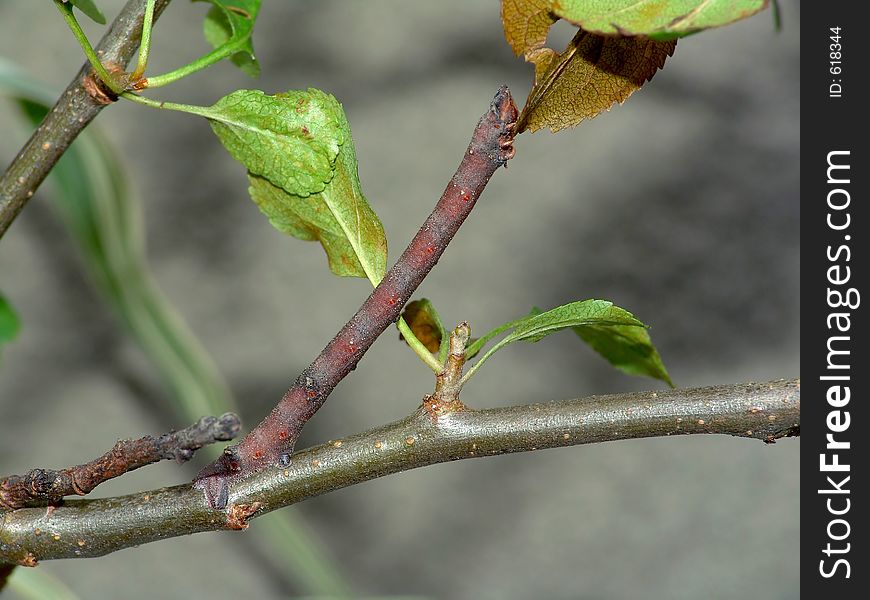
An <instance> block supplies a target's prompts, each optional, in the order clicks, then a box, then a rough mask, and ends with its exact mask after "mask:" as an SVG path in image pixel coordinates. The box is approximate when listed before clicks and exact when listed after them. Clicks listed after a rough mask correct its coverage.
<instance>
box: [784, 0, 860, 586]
mask: <svg viewBox="0 0 870 600" xmlns="http://www.w3.org/2000/svg"><path fill="white" fill-rule="evenodd" d="M802 4H803V6H802V11H801V12H802V13H803V14H802V15H801V128H802V131H801V137H802V143H801V144H802V149H801V346H802V348H801V392H802V393H801V396H802V399H803V400H804V402H803V403H802V407H803V409H804V410H802V416H801V421H802V423H801V591H802V594H804V595H805V597H806V598H834V599H838V600H840V599H842V600H845V599H848V598H858V597H866V594H868V593H870V589H868V585H867V581H868V572H870V564H868V562H867V552H866V544H867V543H868V542H867V539H868V538H867V534H866V528H865V526H864V524H865V522H866V518H865V514H866V511H867V506H866V495H865V494H862V493H860V492H859V491H858V490H859V488H864V489H866V486H867V481H866V469H864V468H863V464H864V462H865V461H866V454H867V452H868V451H867V447H866V444H863V443H862V439H867V435H866V434H865V435H863V436H862V435H859V432H861V431H862V429H863V428H864V427H866V424H865V420H866V418H867V409H866V404H867V402H870V397H868V389H867V388H868V386H867V380H868V379H870V364H867V362H866V361H867V360H868V358H867V356H868V353H866V352H863V353H862V352H861V347H862V346H863V342H864V340H865V337H866V336H868V334H870V331H868V328H867V318H866V317H865V313H866V311H867V310H868V307H865V306H864V304H865V303H870V295H868V296H864V295H863V292H865V291H867V292H868V293H870V290H867V288H866V286H865V285H864V281H865V274H866V271H867V269H868V265H870V263H868V257H867V250H866V248H867V244H866V239H865V238H866V237H867V236H870V220H868V210H867V203H868V202H870V198H868V197H867V189H868V186H867V179H868V178H870V172H868V164H870V163H868V152H867V147H868V142H867V138H868V136H870V125H868V123H870V115H868V112H870V101H868V100H870V99H868V95H867V93H866V87H867V86H866V85H865V82H864V79H865V78H866V77H867V75H868V72H867V69H868V67H870V64H868V61H867V60H866V55H867V52H866V50H865V48H866V44H867V43H868V42H867V37H866V33H865V32H866V26H865V25H864V20H863V19H861V18H860V15H859V12H861V11H863V12H866V10H867V8H868V7H867V5H866V4H865V3H863V2H856V1H854V0H833V1H832V0H828V1H818V0H816V1H814V2H804V3H802ZM865 18H866V17H865ZM786 26H788V25H787V24H786ZM832 27H840V28H841V29H840V31H839V34H840V40H839V43H840V44H841V52H842V55H841V57H840V60H841V61H842V64H840V65H839V66H840V67H841V68H842V72H841V73H832V72H831V68H832V67H835V66H838V65H837V64H836V63H832V62H831V61H832V60H835V59H836V55H833V56H832V55H831V51H832V48H831V44H833V43H835V42H834V40H832V39H831V36H832V35H835V32H833V31H831V28H832ZM835 49H836V47H834V50H835ZM832 84H839V85H841V86H842V92H841V94H840V96H841V97H831V96H832V90H831V85H832ZM835 91H836V90H835ZM832 151H849V155H848V156H846V155H838V157H837V159H836V160H837V161H838V162H840V163H843V162H846V161H848V164H849V165H850V169H849V171H848V173H849V175H848V177H849V179H850V182H849V183H848V184H845V185H838V184H829V183H828V177H827V169H828V153H829V152H832ZM837 173H840V174H844V173H845V171H844V170H840V171H837ZM836 188H841V189H845V190H847V191H848V194H849V198H850V201H849V206H848V208H847V209H845V210H843V211H831V209H830V208H829V207H828V194H829V192H831V191H832V190H834V189H836ZM833 197H834V202H835V203H841V204H842V203H843V201H844V199H845V198H846V196H844V195H843V194H842V193H840V192H836V193H835V194H834V196H833ZM829 212H832V213H834V214H833V215H832V218H833V220H834V222H835V223H842V222H843V219H844V218H845V215H844V213H845V212H848V213H849V218H850V219H851V221H850V226H849V227H848V229H846V230H842V231H835V230H833V229H831V228H830V227H829V226H828V224H827V218H828V213H829ZM847 236H848V237H847ZM842 245H846V246H848V247H849V252H848V253H847V252H846V251H842V252H841V253H840V255H839V260H836V261H831V260H829V256H828V253H829V252H830V253H831V254H833V255H834V256H836V255H837V254H836V251H837V249H838V248H840V246H842ZM829 247H830V250H829ZM847 255H850V256H849V258H850V260H848V262H847V261H846V260H845V259H846V257H847ZM836 264H839V265H840V266H841V267H840V271H838V272H834V276H835V277H836V276H837V275H838V274H839V276H840V277H841V278H842V277H843V276H844V274H845V268H844V267H845V266H848V267H849V268H850V275H851V277H850V280H849V282H848V283H844V284H842V285H839V286H834V285H831V284H830V283H829V281H828V269H829V268H830V267H832V266H834V265H836ZM849 287H854V288H856V289H857V290H858V292H859V293H862V297H861V300H860V305H859V306H858V307H857V308H855V309H851V308H845V307H841V308H832V307H830V306H829V303H828V298H827V295H828V288H831V289H840V290H841V291H843V292H844V293H845V290H846V289H848V288H849ZM832 312H848V313H849V321H850V324H851V327H850V331H849V332H848V333H843V332H837V330H836V329H834V330H829V328H828V315H829V314H830V313H832ZM843 322H844V321H841V323H843ZM833 335H841V336H849V338H850V339H849V341H848V342H845V343H844V342H842V341H840V342H838V344H840V345H839V347H840V348H841V349H846V345H845V344H848V348H847V349H848V350H850V352H851V354H849V355H848V357H847V358H845V359H843V358H842V357H841V359H840V361H841V362H845V361H848V363H849V364H850V365H851V368H850V369H848V370H839V371H838V372H837V373H839V374H848V375H849V376H850V378H851V379H850V381H848V382H840V383H842V384H843V385H848V386H849V387H850V391H851V399H850V401H849V403H848V405H846V406H843V407H840V408H839V409H838V408H836V407H832V406H831V405H829V404H828V402H827V397H826V393H827V391H828V389H829V386H830V385H832V384H834V383H835V382H831V381H823V380H821V379H820V377H822V376H823V375H826V374H828V375H830V374H832V371H830V370H828V369H827V359H828V347H827V344H828V339H829V337H830V336H833ZM834 410H840V411H848V413H849V419H850V425H849V427H848V429H847V430H846V431H843V432H840V433H835V434H833V435H835V438H836V439H837V440H841V441H848V442H850V444H851V447H850V448H849V449H848V450H840V451H837V450H829V449H828V450H826V444H827V439H826V435H827V434H828V433H830V431H829V429H828V422H827V419H828V415H829V413H830V411H834ZM835 418H836V419H839V421H840V425H841V426H842V421H843V419H844V418H845V416H844V415H843V414H842V413H841V414H840V415H839V416H837V417H835ZM835 426H836V422H835ZM834 452H836V453H838V454H839V461H840V463H843V464H849V465H850V470H849V472H848V473H842V472H841V473H837V472H822V470H821V468H820V455H821V454H823V453H827V454H828V457H829V458H828V459H827V460H828V462H831V460H832V458H830V457H831V454H832V453H834ZM862 456H863V457H864V458H863V459H859V457H862ZM846 475H848V476H849V477H850V480H849V481H848V482H847V483H846V484H841V486H842V488H843V489H848V490H849V493H848V494H826V493H820V491H819V490H824V489H830V488H831V487H832V486H831V485H830V484H829V483H828V481H827V476H831V477H832V479H834V481H835V482H837V483H840V482H841V481H842V479H843V477H844V476H846ZM847 498H848V500H849V502H850V504H849V510H848V512H846V513H845V514H843V515H841V516H836V515H833V514H831V513H830V512H829V510H828V506H827V501H828V499H831V502H832V507H833V508H834V510H842V509H843V508H844V506H845V505H846V499H847ZM837 518H841V519H844V520H845V521H847V522H848V523H849V526H848V529H847V528H846V526H845V525H844V524H843V523H836V524H834V525H832V529H831V531H832V532H833V534H834V535H835V536H837V537H839V536H842V535H843V534H844V533H845V532H846V531H848V532H849V535H848V537H846V538H845V539H843V540H840V541H837V540H832V539H830V538H829V534H828V525H829V524H830V523H831V521H832V520H834V519H837ZM828 543H830V544H831V546H832V547H833V548H841V549H842V548H846V544H850V546H849V547H848V548H849V551H848V552H847V553H843V554H839V555H837V554H831V556H830V557H828V556H826V555H825V553H824V552H823V551H824V550H825V549H826V548H827V545H828ZM837 558H845V559H846V560H847V561H848V562H849V566H850V577H849V578H845V577H844V575H845V566H844V565H842V564H841V565H839V568H838V569H837V570H836V572H835V575H834V576H833V577H830V578H825V577H823V576H822V574H821V573H820V561H822V560H825V565H826V566H825V568H826V569H828V570H829V571H830V569H831V568H832V567H833V565H834V563H835V561H836V559H837Z"/></svg>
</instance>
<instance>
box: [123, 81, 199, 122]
mask: <svg viewBox="0 0 870 600" xmlns="http://www.w3.org/2000/svg"><path fill="white" fill-rule="evenodd" d="M149 87H150V86H149ZM118 97H119V98H123V99H124V100H129V101H130V102H135V103H137V104H143V105H145V106H150V107H151V108H162V109H165V110H174V111H177V112H183V113H188V114H191V115H197V116H200V117H206V118H208V117H209V115H210V114H211V113H210V112H209V109H208V107H207V106H197V105H195V104H179V103H178V102H164V101H162V100H153V99H151V98H146V97H145V96H140V95H139V94H134V93H133V92H122V93H120V94H118Z"/></svg>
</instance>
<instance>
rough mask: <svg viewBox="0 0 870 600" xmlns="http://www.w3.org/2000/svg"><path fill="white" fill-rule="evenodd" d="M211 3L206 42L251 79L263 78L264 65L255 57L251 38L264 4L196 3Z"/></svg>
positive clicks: (246, 0) (242, 0)
mask: <svg viewBox="0 0 870 600" xmlns="http://www.w3.org/2000/svg"><path fill="white" fill-rule="evenodd" d="M194 1H200V2H210V3H211V4H213V5H214V6H212V8H211V9H209V11H208V14H207V15H206V16H205V21H204V22H203V26H202V32H203V35H204V36H205V39H206V40H207V41H208V43H210V44H211V45H212V46H214V48H215V52H217V53H221V54H224V55H225V56H227V57H229V58H230V60H231V61H233V63H234V64H235V65H236V66H238V67H239V68H240V69H241V70H242V71H244V72H245V73H246V74H248V75H250V76H251V77H257V76H259V75H260V63H258V62H257V58H256V57H255V56H254V45H253V41H252V39H251V36H252V35H253V32H254V22H255V21H256V19H257V14H258V13H259V12H260V0H194Z"/></svg>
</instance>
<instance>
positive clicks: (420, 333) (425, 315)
mask: <svg viewBox="0 0 870 600" xmlns="http://www.w3.org/2000/svg"><path fill="white" fill-rule="evenodd" d="M402 318H403V319H405V321H406V322H407V323H408V326H409V327H410V328H411V331H413V332H414V335H415V336H417V339H418V340H420V341H421V342H422V343H423V345H424V346H426V349H427V350H429V352H432V353H433V354H434V353H436V352H438V351H439V349H440V348H441V342H442V341H443V340H444V338H445V337H446V332H445V330H444V325H443V324H442V323H441V318H440V317H439V316H438V312H437V311H436V310H435V307H434V306H433V305H432V302H430V301H429V300H428V299H426V298H421V299H420V300H414V301H413V302H409V303H408V305H407V306H406V307H405V311H404V312H403V313H402ZM399 337H400V338H402V339H404V337H403V336H402V335H401V334H399Z"/></svg>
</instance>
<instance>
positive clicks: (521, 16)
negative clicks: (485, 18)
mask: <svg viewBox="0 0 870 600" xmlns="http://www.w3.org/2000/svg"><path fill="white" fill-rule="evenodd" d="M554 4H555V3H554V2H553V0H502V3H501V21H502V24H503V25H504V36H505V38H507V41H508V44H510V45H511V48H513V50H514V54H516V55H517V56H523V55H524V54H525V53H526V52H528V51H529V50H533V49H535V48H543V46H544V44H545V43H546V42H547V33H548V32H549V31H550V27H551V26H552V25H553V23H555V22H556V21H558V20H559V17H557V16H556V15H555V14H553V5H554Z"/></svg>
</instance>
